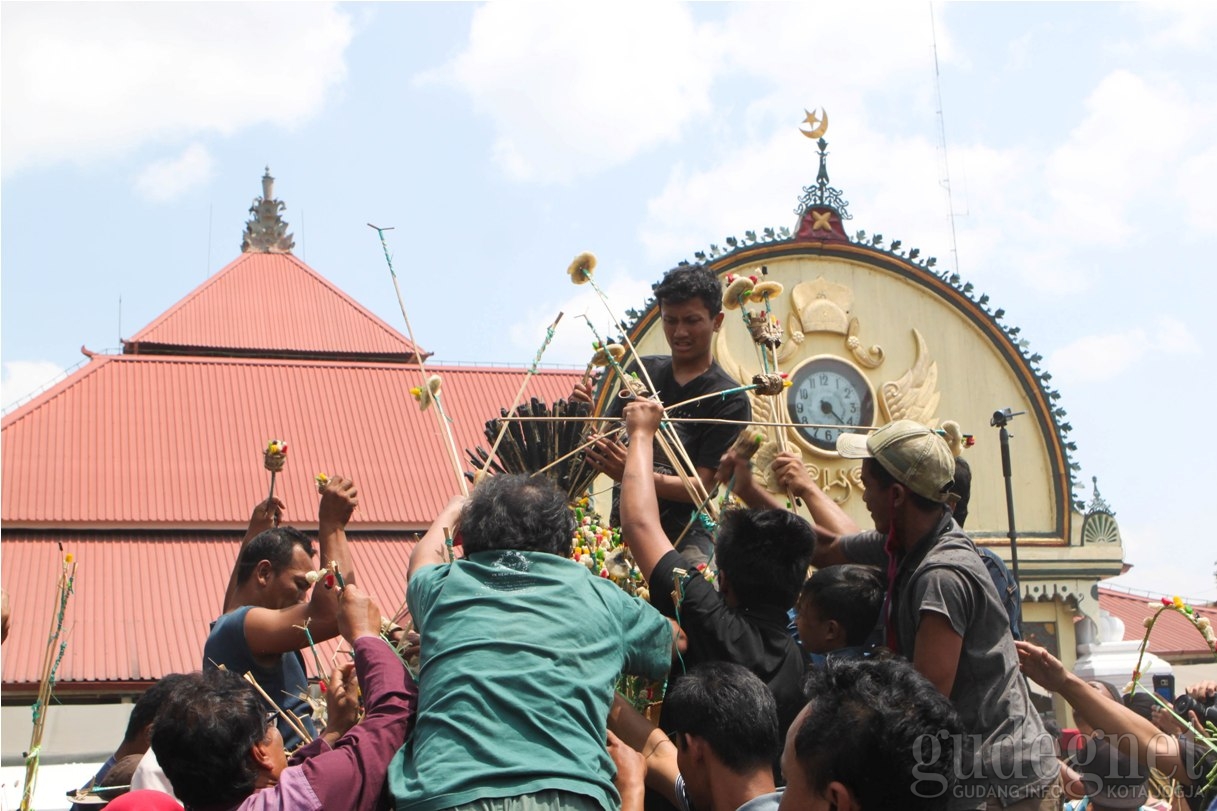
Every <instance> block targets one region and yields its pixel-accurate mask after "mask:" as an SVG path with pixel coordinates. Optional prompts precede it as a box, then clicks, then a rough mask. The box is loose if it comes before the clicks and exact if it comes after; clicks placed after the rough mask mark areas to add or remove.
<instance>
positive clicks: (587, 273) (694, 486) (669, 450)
mask: <svg viewBox="0 0 1217 811" xmlns="http://www.w3.org/2000/svg"><path fill="white" fill-rule="evenodd" d="M595 269H596V257H595V256H594V255H593V254H591V253H588V252H584V253H581V254H579V255H578V256H576V257H575V259H574V261H573V262H571V264H570V267H568V268H567V271H566V272H567V273H568V274H569V275H570V277H571V281H572V282H574V283H575V284H590V285H591V286H592V290H594V291H595V292H596V297H597V298H599V299H600V303H601V304H603V305H604V309H605V311H606V312H608V314H609V318H611V319H612V321H613V323H614V324H623V323H624V322H623V321H622V320H621V319H620V318H618V317H617V316H616V314H615V313H614V312H613V308H612V307H611V306H609V301H608V296H606V295H605V294H604V291H603V290H601V289H600V286H599V285H597V284H596V280H595V279H594V278H593V277H592V271H593V270H595ZM584 320H586V321H587V325H588V326H589V327H591V329H592V333H593V334H595V332H596V330H595V327H593V326H592V322H591V319H589V318H587V317H586V316H584ZM596 341H597V342H598V343H599V344H600V345H601V346H607V345H608V344H606V343H605V342H604V341H602V340H601V339H600V336H599V335H596ZM621 342H622V344H623V345H624V346H625V348H626V351H627V352H628V354H629V355H630V357H631V358H633V361H634V363H635V365H636V366H637V367H638V373H639V375H640V376H641V378H642V380H643V381H644V382H645V383H646V385H647V388H648V390H650V391H651V392H655V391H657V389H656V388H655V382H654V381H653V380H651V375H650V373H648V372H647V368H646V364H644V363H643V362H642V357H641V356H640V355H639V354H638V350H637V348H636V347H635V346H634V344H633V342H632V341H631V340H630V336H629V335H625V334H623V335H622V336H621ZM610 360H611V358H610ZM611 365H612V366H613V370H614V371H615V372H617V373H618V374H619V375H621V379H622V381H625V380H626V376H625V374H624V372H623V371H622V369H621V366H620V364H618V363H616V362H615V361H614V362H613V363H612V364H611ZM655 438H656V440H658V441H659V443H660V447H661V448H663V449H664V453H666V454H667V455H668V459H670V460H671V462H672V467H674V468H675V469H676V472H677V474H678V475H679V476H680V479H681V482H682V483H683V484H684V486H685V489H686V490H688V492H689V495H690V499H691V500H692V501H693V502H694V503H697V502H698V501H701V500H703V499H704V498H705V497H706V495H707V493H706V488H705V486H704V485H703V484H702V481H701V478H700V477H698V476H697V475H695V473H694V474H691V471H692V472H695V471H696V470H697V466H696V465H695V464H693V460H692V459H691V458H689V452H688V451H687V450H686V449H685V446H684V443H683V442H682V441H681V439H680V435H679V434H677V433H676V429H675V428H673V427H672V426H671V425H668V424H667V423H666V422H664V423H660V426H659V432H658V433H657V434H656V435H655ZM673 451H676V453H675V454H674V453H673ZM677 460H679V461H677Z"/></svg>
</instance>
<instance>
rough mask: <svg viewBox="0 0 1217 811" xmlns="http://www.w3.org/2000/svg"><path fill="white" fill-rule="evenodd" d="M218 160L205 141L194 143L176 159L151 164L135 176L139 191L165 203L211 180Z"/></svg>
mask: <svg viewBox="0 0 1217 811" xmlns="http://www.w3.org/2000/svg"><path fill="white" fill-rule="evenodd" d="M214 164H215V161H214V160H212V157H211V153H210V152H209V151H208V150H207V147H205V146H203V145H202V144H191V145H190V146H188V147H186V149H185V150H184V151H183V152H182V154H180V155H178V156H177V157H176V158H168V159H166V160H160V161H156V162H155V163H152V164H150V165H149V166H148V167H147V168H146V169H144V171H142V172H140V173H139V176H138V177H137V178H136V179H135V190H136V191H137V192H139V193H140V194H141V195H142V196H143V197H145V198H147V199H149V200H151V201H152V202H154V203H164V202H166V201H169V200H172V199H174V198H175V197H178V196H180V195H181V194H183V193H185V192H187V191H189V190H190V189H192V188H194V187H195V186H198V185H200V184H202V183H206V182H207V181H208V180H211V170H212V167H213V166H214Z"/></svg>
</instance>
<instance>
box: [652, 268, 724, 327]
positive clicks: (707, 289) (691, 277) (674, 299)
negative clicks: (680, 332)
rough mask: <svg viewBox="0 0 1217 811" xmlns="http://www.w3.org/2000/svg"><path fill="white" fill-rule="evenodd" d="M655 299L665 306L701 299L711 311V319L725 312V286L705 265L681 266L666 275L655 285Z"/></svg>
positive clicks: (653, 287)
mask: <svg viewBox="0 0 1217 811" xmlns="http://www.w3.org/2000/svg"><path fill="white" fill-rule="evenodd" d="M652 289H653V290H654V291H655V299H656V300H657V301H658V302H659V305H660V306H661V307H662V306H663V305H664V304H683V303H684V302H686V301H692V300H693V299H700V300H701V302H702V303H703V304H705V305H706V309H707V310H709V311H710V317H711V318H713V317H714V316H716V315H718V314H719V313H721V312H722V311H723V286H722V283H720V282H719V280H718V276H716V275H714V272H713V271H711V270H710V269H709V268H707V267H705V266H704V265H681V266H680V267H677V268H672V269H671V270H669V271H668V272H667V273H665V274H664V276H663V280H662V281H660V282H659V283H658V284H656V285H653V286H652Z"/></svg>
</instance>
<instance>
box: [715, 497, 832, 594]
mask: <svg viewBox="0 0 1217 811" xmlns="http://www.w3.org/2000/svg"><path fill="white" fill-rule="evenodd" d="M715 545H716V551H715V554H716V556H717V557H718V568H719V571H721V572H722V573H723V574H724V575H725V576H726V579H727V583H728V585H729V587H730V589H731V592H732V593H733V594H735V596H736V599H737V600H738V601H739V604H740V606H741V607H744V608H751V607H755V606H762V605H772V606H778V607H779V608H782V609H788V608H790V607H791V606H792V605H794V601H795V598H796V597H797V596H798V594H799V587H800V586H802V585H803V581H804V580H806V579H807V567H808V566H810V565H811V554H812V552H813V551H815V547H816V533H815V530H814V529H812V528H811V524H809V523H807V522H806V521H805V520H803V519H802V518H800V517H799V516H797V515H795V514H794V513H792V512H789V511H787V510H730V511H729V512H726V513H724V514H723V516H722V520H721V521H720V522H719V527H718V535H717V536H716V538H715Z"/></svg>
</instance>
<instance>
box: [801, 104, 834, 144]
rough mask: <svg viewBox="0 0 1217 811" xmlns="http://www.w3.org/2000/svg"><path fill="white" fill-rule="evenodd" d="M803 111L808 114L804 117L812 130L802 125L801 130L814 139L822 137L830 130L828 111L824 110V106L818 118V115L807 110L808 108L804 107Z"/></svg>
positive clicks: (805, 122)
mask: <svg viewBox="0 0 1217 811" xmlns="http://www.w3.org/2000/svg"><path fill="white" fill-rule="evenodd" d="M803 112H804V113H806V114H807V117H806V118H804V119H803V123H804V124H806V125H807V126H809V127H811V130H810V131H808V130H805V129H803V128H801V127H800V128H799V132H801V133H803V134H804V135H806V136H807V137H808V138H810V139H811V140H813V141H814V140H815V139H817V138H819V137H821V136H822V135H823V134H824V133H826V132H828V113H826V112H824V108H823V107H821V108H820V115H819V117H818V118H817V117H816V114H815V113H810V112H807V109H806V108H804V110H803Z"/></svg>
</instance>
